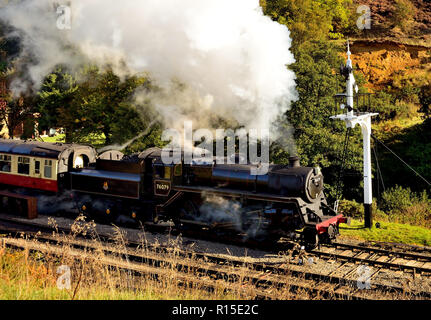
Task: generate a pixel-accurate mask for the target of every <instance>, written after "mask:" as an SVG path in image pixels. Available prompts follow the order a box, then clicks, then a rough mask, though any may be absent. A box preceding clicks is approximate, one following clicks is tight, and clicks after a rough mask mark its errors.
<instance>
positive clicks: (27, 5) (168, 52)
mask: <svg viewBox="0 0 431 320" xmlns="http://www.w3.org/2000/svg"><path fill="white" fill-rule="evenodd" d="M61 4H62V2H61V1H60V2H59V1H58V0H55V1H54V0H23V1H17V2H16V3H10V4H7V5H6V6H5V7H3V8H2V9H1V12H0V19H1V20H3V21H6V22H7V23H8V24H10V25H12V26H13V27H14V28H16V30H18V31H17V32H18V34H19V36H20V38H21V41H22V45H23V48H22V52H21V60H22V62H23V63H24V61H25V64H26V69H27V70H28V72H27V73H26V74H27V75H28V79H27V80H28V82H27V83H25V82H23V79H20V80H17V81H15V82H14V83H13V84H12V85H13V89H14V90H15V91H16V92H17V93H19V92H20V91H22V90H24V89H25V87H26V86H31V87H33V88H35V89H38V88H40V85H41V82H42V80H43V78H44V77H45V76H46V74H48V73H49V72H50V71H52V70H53V68H54V67H55V66H56V65H58V64H63V65H67V66H69V67H70V68H72V70H78V68H79V67H80V66H81V65H82V64H83V63H88V62H91V63H96V64H97V65H99V66H100V67H106V66H110V67H112V68H113V69H114V71H115V72H116V73H117V74H119V75H122V76H126V75H129V74H136V73H149V74H150V76H151V78H152V79H153V80H155V82H156V83H157V85H159V86H161V88H162V91H161V92H163V93H162V94H154V93H152V94H151V95H149V94H148V93H147V92H141V93H137V95H136V100H137V101H138V102H139V101H145V99H149V98H150V99H151V100H152V101H153V105H154V106H155V109H156V110H155V111H157V112H158V113H159V114H160V115H162V117H163V119H164V125H165V126H166V127H168V128H177V124H179V125H180V126H181V125H182V123H183V122H184V120H185V119H187V120H191V121H193V122H194V125H195V127H204V128H212V126H213V125H214V120H215V119H217V118H222V119H227V120H231V121H232V122H233V123H236V124H237V125H239V126H244V127H245V128H246V129H249V128H253V129H257V130H259V129H271V128H272V123H273V122H274V121H275V120H276V119H277V117H279V116H280V115H283V114H284V113H285V112H286V111H287V110H288V109H289V107H290V104H291V102H292V101H294V100H295V99H296V98H297V93H296V90H295V75H294V73H293V72H292V71H290V70H288V68H287V66H288V65H290V64H292V63H293V62H294V57H293V55H292V54H291V52H290V51H289V48H290V44H291V39H290V33H289V30H288V29H287V28H286V27H285V26H283V25H280V24H278V23H277V22H274V21H272V20H271V19H270V18H269V17H266V16H264V15H263V12H262V9H261V8H260V6H259V1H258V0H236V1H230V0H205V1H195V0H183V1H181V2H179V1H175V0H163V1H160V0H144V1H143V0H139V1H134V0H125V1H117V0H92V1H88V0H71V1H65V2H64V5H66V6H67V7H68V8H70V17H67V16H66V17H65V16H64V15H67V14H69V11H67V10H66V11H65V10H60V11H58V7H59V6H60V5H61ZM69 18H70V19H69ZM59 19H60V20H59ZM61 19H63V20H61ZM67 22H70V25H69V26H67V25H65V26H63V28H59V24H60V26H61V23H67ZM28 57H31V59H27V58H28Z"/></svg>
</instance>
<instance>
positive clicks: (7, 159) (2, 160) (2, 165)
mask: <svg viewBox="0 0 431 320" xmlns="http://www.w3.org/2000/svg"><path fill="white" fill-rule="evenodd" d="M11 167H12V157H11V156H6V155H0V171H2V172H11Z"/></svg>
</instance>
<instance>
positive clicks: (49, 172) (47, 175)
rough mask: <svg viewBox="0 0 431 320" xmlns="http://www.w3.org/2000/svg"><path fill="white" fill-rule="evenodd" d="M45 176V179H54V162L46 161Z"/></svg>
mask: <svg viewBox="0 0 431 320" xmlns="http://www.w3.org/2000/svg"><path fill="white" fill-rule="evenodd" d="M43 175H44V176H45V178H52V160H45V166H44V168H43Z"/></svg>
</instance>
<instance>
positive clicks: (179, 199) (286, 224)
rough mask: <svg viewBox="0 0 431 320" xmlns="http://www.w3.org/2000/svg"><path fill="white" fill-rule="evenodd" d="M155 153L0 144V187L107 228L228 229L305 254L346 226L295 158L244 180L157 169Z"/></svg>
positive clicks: (223, 172)
mask: <svg viewBox="0 0 431 320" xmlns="http://www.w3.org/2000/svg"><path fill="white" fill-rule="evenodd" d="M161 154H162V151H161V150H160V149H157V148H151V149H148V150H145V151H143V152H142V153H139V154H134V155H132V156H124V155H123V154H122V153H121V152H118V151H107V152H104V153H101V154H97V151H96V150H95V149H94V148H93V147H91V146H87V145H78V144H62V143H55V144H51V143H43V142H36V141H16V140H0V185H1V189H3V190H6V189H7V190H8V191H9V192H10V191H11V190H12V191H13V192H23V191H22V190H25V192H26V193H27V194H33V195H34V194H37V195H41V194H43V195H51V196H53V195H55V197H60V195H62V194H64V193H65V192H70V193H73V197H74V199H75V201H77V202H78V205H79V208H80V210H81V211H85V212H87V213H88V214H90V215H103V216H104V218H105V219H107V220H109V221H112V222H118V223H120V222H121V221H123V222H128V223H139V222H149V223H158V222H161V221H170V222H173V223H174V224H175V226H176V227H177V228H179V229H181V228H190V227H200V228H205V229H229V230H232V231H235V232H239V233H242V234H244V235H246V236H247V237H251V238H256V239H263V238H265V239H268V238H270V239H274V240H277V239H280V238H288V239H293V240H296V241H300V242H302V243H304V244H306V245H307V246H311V247H313V246H315V245H317V244H318V242H319V241H324V242H328V241H330V240H331V239H334V238H335V237H336V235H337V233H338V226H339V224H340V223H344V222H346V218H344V217H343V216H342V215H338V214H337V213H336V212H335V211H333V210H332V209H331V208H330V207H329V206H328V205H327V201H326V198H325V195H324V193H323V189H324V187H323V175H322V173H321V171H320V169H319V168H309V167H302V166H301V165H300V163H299V158H298V157H292V158H291V159H290V164H289V165H270V167H269V171H268V173H267V174H266V175H252V174H251V172H252V171H251V169H252V168H253V167H255V166H253V165H251V164H247V165H240V164H222V165H220V164H217V163H216V161H214V162H213V163H195V162H193V163H191V164H186V163H184V161H182V162H181V163H179V164H165V163H163V161H162V156H161ZM255 168H256V167H255Z"/></svg>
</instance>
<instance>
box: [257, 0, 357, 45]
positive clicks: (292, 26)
mask: <svg viewBox="0 0 431 320" xmlns="http://www.w3.org/2000/svg"><path fill="white" fill-rule="evenodd" d="M260 3H261V6H262V8H263V11H264V13H265V14H266V15H268V16H270V17H271V18H272V19H273V20H275V21H278V22H279V23H281V24H284V25H286V26H287V27H288V28H289V30H290V31H291V33H292V38H293V44H292V46H293V49H294V51H295V50H296V48H297V47H299V46H300V45H301V44H302V43H304V42H306V41H310V40H323V39H327V38H329V37H332V38H333V37H339V36H341V35H340V34H338V32H340V31H341V30H342V29H343V28H345V27H346V26H347V25H348V23H349V17H350V11H349V8H348V7H349V4H351V3H352V1H351V0H302V1H296V0H271V1H270V0H261V1H260ZM337 29H339V30H337Z"/></svg>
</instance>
